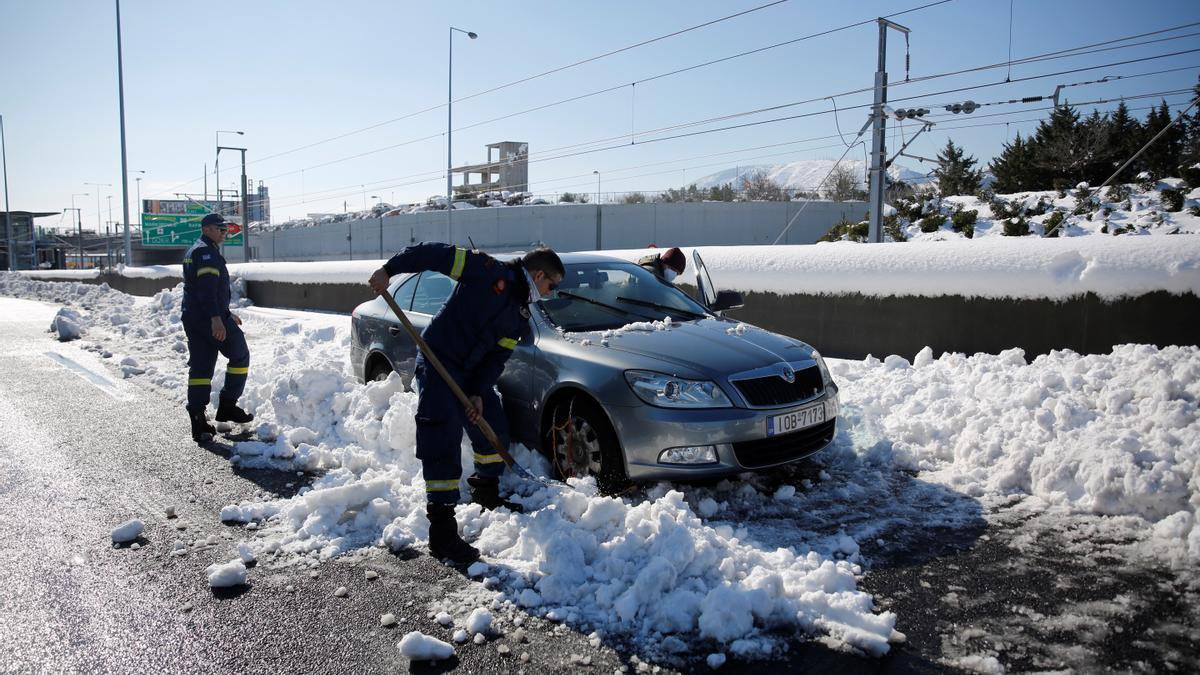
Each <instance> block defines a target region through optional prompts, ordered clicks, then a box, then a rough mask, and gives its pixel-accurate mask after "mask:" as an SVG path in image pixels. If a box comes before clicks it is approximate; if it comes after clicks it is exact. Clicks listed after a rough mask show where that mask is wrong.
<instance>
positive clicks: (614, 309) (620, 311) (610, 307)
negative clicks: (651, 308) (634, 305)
mask: <svg viewBox="0 0 1200 675" xmlns="http://www.w3.org/2000/svg"><path fill="white" fill-rule="evenodd" d="M564 295H565V296H567V297H568V298H575V299H576V300H583V301H584V302H590V303H592V304H593V305H596V306H598V307H603V308H604V309H607V310H609V311H611V312H616V313H618V314H620V315H622V316H627V315H630V314H632V315H634V316H640V317H642V318H643V319H649V318H651V317H648V316H645V315H644V314H639V313H637V312H631V311H629V310H627V309H621V308H620V307H617V306H615V305H610V304H608V303H606V302H600V301H599V300H593V299H591V298H586V297H584V296H582V295H575V294H574V293H572V292H570V291H558V296H559V297H562V296H564Z"/></svg>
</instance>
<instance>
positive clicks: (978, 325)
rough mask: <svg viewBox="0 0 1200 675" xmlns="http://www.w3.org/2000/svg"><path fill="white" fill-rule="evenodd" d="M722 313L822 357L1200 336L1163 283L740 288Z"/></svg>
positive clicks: (1186, 304)
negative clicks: (1019, 288) (1033, 291)
mask: <svg viewBox="0 0 1200 675" xmlns="http://www.w3.org/2000/svg"><path fill="white" fill-rule="evenodd" d="M745 301H746V304H745V306H744V307H743V308H742V309H737V310H731V311H729V312H727V313H726V314H727V316H729V318H732V319H738V320H741V321H745V322H746V323H751V324H754V325H756V326H761V327H763V328H767V329H769V330H772V331H775V332H778V333H783V334H784V335H791V336H793V337H796V338H799V339H801V340H804V341H805V342H808V343H809V344H811V345H812V346H814V347H816V348H817V350H818V351H820V352H821V353H822V354H825V355H827V356H834V357H842V358H855V359H859V358H863V357H865V356H866V355H868V354H873V355H875V356H878V357H883V356H887V355H889V354H899V355H901V356H904V357H906V358H909V359H911V358H912V357H913V356H914V355H915V354H916V353H917V352H918V351H920V350H921V349H922V348H924V347H926V346H929V347H931V348H932V349H933V353H934V356H937V355H939V354H941V353H942V352H963V353H966V354H974V353H976V352H984V353H989V354H995V353H998V352H1000V351H1003V350H1005V349H1010V348H1012V347H1020V348H1021V349H1024V350H1025V355H1026V356H1027V357H1029V358H1032V357H1033V356H1035V355H1038V354H1047V353H1049V352H1050V351H1051V350H1054V349H1071V350H1074V351H1076V352H1080V353H1084V354H1103V353H1107V352H1109V351H1111V350H1112V347H1113V345H1117V344H1125V343H1146V344H1153V345H1158V346H1159V347H1165V346H1167V345H1200V298H1197V297H1196V296H1195V295H1192V294H1187V295H1171V294H1170V293H1166V292H1163V291H1159V292H1155V293H1148V294H1146V295H1142V296H1138V297H1131V298H1122V299H1119V300H1115V301H1112V302H1108V301H1105V300H1102V299H1101V298H1099V297H1098V296H1096V295H1094V294H1091V293H1089V294H1087V295H1085V296H1082V297H1077V298H1072V299H1070V300H1066V301H1063V302H1057V301H1053V300H998V299H987V298H964V297H961V296H948V297H939V298H922V297H886V298H880V297H867V296H862V295H857V294H856V295H844V296H823V295H776V294H774V293H746V294H745Z"/></svg>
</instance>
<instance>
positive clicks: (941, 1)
mask: <svg viewBox="0 0 1200 675" xmlns="http://www.w3.org/2000/svg"><path fill="white" fill-rule="evenodd" d="M786 1H787V0H776V1H775V2H770V3H767V4H764V5H760V6H758V7H753V8H751V9H748V10H745V11H742V12H737V13H734V14H730V15H728V16H724V17H721V18H719V19H714V20H712V21H707V22H705V23H702V24H697V25H695V26H691V27H689V28H685V29H682V30H678V31H674V32H672V33H667V34H665V35H660V36H658V37H655V38H651V39H649V40H644V41H642V42H639V43H636V44H633V45H629V46H626V47H622V48H619V49H615V50H612V51H609V52H606V53H604V54H600V55H598V56H594V57H590V58H587V59H582V60H580V61H576V62H573V63H570V64H567V65H564V66H559V67H557V68H552V69H550V70H548V71H545V72H542V73H539V74H536V75H531V76H528V77H524V78H521V79H519V80H514V81H512V82H509V83H506V84H503V85H499V86H496V87H492V88H490V89H487V90H484V91H481V92H476V93H474V94H469V95H467V96H463V97H462V98H458V99H455V101H454V102H456V103H457V102H460V101H466V100H469V99H472V98H476V97H478V96H482V95H484V94H488V93H492V92H495V91H499V90H501V89H505V88H508V87H511V86H515V85H517V84H522V83H524V82H529V81H531V80H534V79H538V78H540V77H544V76H546V75H550V74H552V73H557V72H561V71H563V70H567V69H569V68H573V67H576V66H579V65H583V64H585V63H590V62H593V61H597V60H599V59H602V58H605V57H608V56H612V55H615V54H619V53H622V52H626V51H629V50H631V49H635V48H637V47H641V46H644V45H647V44H651V43H654V42H659V41H661V40H665V39H667V38H671V37H676V36H678V35H682V34H684V33H688V32H691V31H694V30H698V29H700V28H705V27H707V26H711V25H714V24H716V23H721V22H723V21H728V20H730V19H734V18H737V17H740V16H745V15H746V14H750V13H753V12H756V11H758V10H761V9H766V8H768V7H773V6H775V5H778V4H782V3H783V2H786ZM953 1H954V0H937V1H935V2H929V3H925V4H923V5H918V6H916V7H911V8H909V9H905V10H901V11H899V12H894V13H892V14H888V15H885V17H884V18H891V17H897V16H901V15H904V14H909V13H911V12H916V11H920V10H923V9H928V8H930V7H936V6H938V5H943V4H946V3H949V2H953ZM875 20H876V19H874V18H871V19H864V20H863V21H858V22H855V23H852V24H847V25H845V26H839V27H837V28H832V29H829V30H825V31H820V32H817V33H812V34H809V35H805V36H802V37H799V38H795V39H792V40H787V41H784V42H779V43H776V44H773V45H768V46H766V47H762V48H758V49H753V50H749V51H745V52H740V53H738V54H732V55H729V56H726V57H722V58H719V59H714V60H711V61H706V62H703V63H699V64H694V65H692V66H687V67H685V68H680V69H677V70H674V71H670V72H666V73H659V74H658V75H653V76H650V77H647V78H643V79H642V80H636V81H634V82H630V83H623V84H620V85H616V86H614V87H609V88H607V89H603V90H598V91H594V92H589V93H587V94H582V95H579V96H575V97H572V98H570V99H565V100H563V101H559V102H556V103H553V104H548V105H545V106H539V107H537V108H533V109H530V110H528V111H525V112H533V111H535V110H542V109H545V108H547V107H551V105H561V104H563V103H569V102H571V101H575V100H580V99H583V98H588V97H591V96H596V95H599V94H603V93H607V92H609V91H615V90H618V89H623V88H625V87H632V86H635V85H636V84H639V83H644V82H650V81H653V80H658V79H662V78H664V77H670V76H672V75H678V74H681V73H685V72H688V71H691V70H696V69H698V68H703V67H707V66H711V65H714V64H717V63H723V62H725V61H730V60H733V59H737V58H741V57H744V56H749V55H751V54H757V53H760V52H763V51H767V50H769V49H775V48H778V47H783V46H785V45H790V44H795V43H797V42H802V41H804V40H809V39H812V38H816V37H820V36H823V35H829V34H831V33H836V32H839V31H843V30H847V29H850V28H854V27H857V26H862V25H865V24H869V23H872V22H874V21H875ZM445 105H446V104H445V103H439V104H437V105H433V106H429V107H427V108H423V109H421V110H416V111H413V112H410V113H406V114H404V115H401V116H399V117H394V118H392V119H389V120H384V121H382V122H377V123H375V124H371V125H368V126H365V127H362V128H359V129H354V130H352V131H348V132H345V133H342V134H338V135H336V136H331V137H329V138H325V139H322V140H319V141H314V142H312V143H308V144H305V145H302V146H298V147H295V148H292V149H290V150H285V151H283V152H278V153H275V154H272V155H267V156H266V157H260V158H257V159H254V160H251V161H250V162H249V164H257V163H260V162H265V161H267V160H271V159H275V158H278V157H283V156H285V155H290V154H293V153H296V152H300V151H302V150H307V149H309V148H313V147H317V146H319V145H324V144H326V143H331V142H333V141H337V140H341V139H344V138H348V137H350V136H354V135H357V134H360V133H364V132H367V131H371V130H373V129H378V128H380V127H383V126H386V125H389V124H392V123H394V122H399V121H402V120H406V119H411V118H413V117H417V116H419V115H422V114H424V113H427V112H432V111H434V110H438V109H440V108H442V107H444V106H445ZM517 114H524V113H517ZM511 116H515V114H514V115H510V116H505V117H501V118H497V119H507V118H508V117H511ZM492 121H496V120H492ZM472 126H478V125H472ZM468 128H469V127H468ZM426 138H429V137H425V138H422V139H414V141H411V142H416V141H417V140H426ZM411 142H405V143H401V144H398V145H394V146H388V147H386V148H380V149H377V150H374V151H370V152H367V153H362V154H360V155H356V156H353V157H350V158H344V159H342V160H333V162H338V161H345V160H346V159H356V158H358V157H361V156H365V155H367V154H372V153H374V152H381V151H384V150H390V149H395V148H396V147H401V146H403V145H408V144H410V143H411ZM327 165H328V163H327V164H321V165H317V166H327ZM304 170H307V169H304ZM280 175H290V173H287V174H280ZM200 180H203V177H202V178H197V179H193V180H191V181H188V182H186V183H182V184H180V185H177V186H175V187H174V188H171V189H169V190H164V191H163V192H161V193H158V194H164V193H171V192H175V191H177V190H179V189H181V188H184V187H186V186H188V185H191V184H193V183H196V182H198V181H200ZM264 180H265V179H264Z"/></svg>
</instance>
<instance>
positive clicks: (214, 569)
mask: <svg viewBox="0 0 1200 675" xmlns="http://www.w3.org/2000/svg"><path fill="white" fill-rule="evenodd" d="M204 571H205V573H206V574H208V585H209V586H210V587H212V588H229V587H231V586H241V585H243V584H245V583H246V565H245V564H244V563H243V562H242V561H241V560H240V559H234V560H230V561H229V562H227V563H224V564H221V563H213V564H212V565H209V566H208V567H207V568H206V569H205V570H204Z"/></svg>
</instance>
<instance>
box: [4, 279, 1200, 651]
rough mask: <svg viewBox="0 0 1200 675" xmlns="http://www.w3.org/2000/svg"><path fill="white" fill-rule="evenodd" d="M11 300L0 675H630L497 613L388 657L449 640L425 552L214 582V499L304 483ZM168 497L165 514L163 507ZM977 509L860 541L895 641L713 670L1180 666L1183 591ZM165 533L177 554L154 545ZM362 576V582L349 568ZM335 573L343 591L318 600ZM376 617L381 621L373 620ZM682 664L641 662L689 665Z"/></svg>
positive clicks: (460, 587) (162, 543)
mask: <svg viewBox="0 0 1200 675" xmlns="http://www.w3.org/2000/svg"><path fill="white" fill-rule="evenodd" d="M5 302H6V307H8V306H11V305H9V304H8V303H12V302H13V301H11V300H5ZM20 304H21V307H22V311H20V312H4V313H0V429H2V430H3V433H2V434H0V575H2V578H3V579H4V583H3V584H0V669H2V670H6V671H9V670H11V671H22V672H27V671H56V672H58V671H70V672H82V671H86V672H98V671H111V672H143V671H155V672H205V673H223V672H239V673H255V672H280V671H300V672H390V671H408V670H411V671H412V672H464V673H504V672H512V673H516V672H527V673H543V672H572V673H578V672H608V673H612V672H614V671H617V670H620V669H622V668H623V667H624V668H626V669H627V670H628V671H630V672H638V671H639V660H638V657H637V654H636V652H635V651H632V650H630V649H629V648H628V647H627V646H626V645H622V644H620V643H615V642H604V641H601V642H600V644H599V645H598V646H595V645H593V644H592V643H591V642H590V641H589V638H588V636H587V635H586V634H583V633H581V632H578V631H574V630H570V629H567V628H566V627H563V626H558V625H557V624H553V623H550V622H546V621H542V620H540V619H536V618H533V617H528V616H510V615H507V614H504V613H502V612H501V613H497V620H496V629H497V630H496V635H493V636H492V637H491V639H489V640H488V641H487V642H485V643H484V644H481V645H475V644H469V643H468V644H467V645H462V646H459V647H458V649H457V650H456V651H457V656H456V657H455V658H453V659H451V660H449V661H442V662H436V663H410V662H409V661H408V660H407V659H406V658H404V657H403V656H401V655H400V653H399V650H398V649H397V647H396V644H397V642H398V641H399V639H400V638H401V637H402V636H403V635H404V634H405V633H407V632H408V631H411V630H420V631H422V632H424V633H426V634H428V635H433V636H435V637H439V638H441V639H444V640H449V639H450V634H451V631H450V630H448V629H447V628H445V627H442V626H441V625H439V624H437V623H436V622H435V621H433V620H432V619H430V618H429V617H428V612H429V607H430V606H432V605H434V604H436V603H437V602H439V601H441V600H443V599H445V598H458V597H469V596H470V595H471V594H472V593H481V592H482V590H483V589H482V586H481V585H480V584H479V583H478V582H476V581H472V580H470V579H467V578H465V576H464V574H463V573H462V572H461V571H460V570H457V569H455V568H453V567H448V566H445V565H443V564H441V563H440V562H438V561H436V560H433V559H431V558H429V557H428V556H425V555H418V554H412V553H410V554H406V555H396V554H392V553H390V552H387V551H386V550H375V551H371V552H369V553H366V554H362V555H356V556H352V557H349V558H344V559H339V560H333V561H327V562H324V563H321V564H320V565H318V566H316V567H315V568H309V567H305V566H291V567H273V566H272V565H270V564H268V563H263V564H261V565H259V566H258V567H257V568H255V569H253V570H252V571H251V583H250V584H249V586H247V587H243V588H241V589H239V590H237V591H233V592H229V593H214V592H213V591H212V590H211V589H210V588H209V587H208V584H207V580H206V576H205V573H204V569H205V567H207V566H208V565H210V564H212V563H214V562H226V561H228V560H230V559H232V558H233V557H235V555H236V554H235V546H236V542H237V541H239V540H241V539H243V538H245V537H246V536H249V535H250V534H252V533H248V532H246V531H244V530H243V529H242V528H241V527H238V526H230V525H226V524H223V523H221V522H220V519H219V512H220V509H221V507H223V506H225V505H226V504H230V503H236V502H238V501H239V500H242V499H248V498H251V497H253V496H255V495H256V493H266V494H268V495H280V496H286V495H290V494H294V492H295V491H296V490H298V489H300V488H301V487H302V486H303V485H304V484H305V482H306V481H307V480H309V479H311V477H309V476H297V475H295V474H294V473H279V472H272V471H249V470H242V469H239V468H236V467H235V466H234V465H232V464H230V463H229V462H228V461H227V459H226V458H225V456H224V454H223V452H222V450H221V448H220V447H213V448H209V449H205V448H200V447H197V446H196V445H195V444H194V443H192V442H191V440H190V438H189V437H188V435H187V424H186V417H185V415H184V412H183V411H182V409H180V407H179V406H178V404H177V403H175V402H173V401H168V400H164V399H163V398H162V397H161V393H160V392H158V391H157V390H155V389H154V388H152V387H150V386H147V385H143V384H138V383H136V381H122V380H120V379H119V375H117V374H115V373H116V371H115V370H113V369H111V368H107V369H106V366H105V365H104V364H103V363H102V362H101V361H100V360H99V359H98V358H97V357H95V356H94V355H93V354H91V353H88V352H84V351H83V350H80V349H78V348H77V347H76V346H75V345H74V344H67V345H62V344H59V343H57V342H55V341H54V340H53V339H52V338H51V337H50V336H49V335H48V334H47V333H46V332H45V328H46V326H47V325H48V324H49V321H50V317H51V316H52V315H53V309H52V308H50V307H49V306H47V305H42V304H40V303H33V302H28V303H24V302H23V303H20ZM55 354H57V355H55ZM181 367H182V364H181ZM797 471H800V472H803V471H805V469H804V468H803V467H801V468H799V469H797ZM289 484H290V485H289ZM168 506H174V507H175V509H176V511H177V513H178V518H174V519H171V518H168V517H167V516H166V511H167V507H168ZM134 517H136V518H140V519H141V520H143V521H144V522H145V524H146V530H145V532H144V533H143V535H142V537H141V538H140V539H139V541H138V544H139V546H138V547H137V548H133V547H114V546H113V545H112V543H111V541H110V536H109V532H110V530H111V528H112V527H114V526H115V525H117V524H119V523H121V522H123V521H125V520H127V519H129V518H134ZM998 520H999V521H1000V522H991V521H985V520H984V519H982V518H980V519H978V520H977V521H976V522H972V523H967V524H965V525H964V526H962V527H958V528H955V529H954V530H953V531H944V532H936V531H934V532H930V531H920V532H911V533H908V534H907V535H906V536H905V537H903V538H900V539H899V540H898V541H896V542H893V543H892V544H891V545H890V546H889V548H888V549H887V550H880V551H873V552H872V551H866V549H864V550H865V551H866V552H867V553H868V554H870V555H872V556H873V559H874V560H875V564H874V565H873V567H872V569H871V571H870V572H869V573H868V574H867V575H866V576H865V578H864V580H863V582H862V587H863V588H864V589H865V590H867V591H869V592H872V593H874V594H876V597H877V598H878V599H879V601H880V603H881V604H882V605H883V606H884V607H885V608H887V609H891V610H894V611H896V612H897V613H898V614H899V616H900V622H899V625H898V626H897V628H898V629H899V630H901V631H902V632H904V633H906V634H907V636H908V641H907V642H905V643H903V644H899V645H895V646H894V647H893V649H892V651H891V653H890V654H889V655H887V656H886V657H884V658H882V659H867V658H861V657H856V656H851V655H847V654H844V653H841V652H836V651H833V650H830V649H828V648H825V647H824V646H822V645H821V643H820V642H819V641H812V640H806V639H803V637H802V636H798V637H797V638H796V639H795V640H794V641H793V643H792V649H791V650H790V651H789V653H788V654H787V655H786V658H785V659H784V660H783V661H781V662H772V663H769V664H761V663H758V664H755V663H738V662H736V661H731V662H730V663H728V664H727V665H726V666H725V667H724V668H723V669H722V670H721V672H735V673H736V672H744V673H750V672H754V673H756V674H757V673H761V672H762V671H764V669H765V670H767V671H770V672H772V673H776V672H862V673H873V672H946V671H955V670H957V669H956V668H955V667H953V666H952V665H949V664H948V655H956V654H961V653H974V652H977V653H985V654H986V653H995V654H999V655H1002V658H1001V662H1002V663H1005V664H1006V665H1007V666H1008V667H1009V668H1010V669H1015V670H1042V669H1060V668H1070V669H1076V670H1083V671H1088V670H1110V669H1111V670H1129V671H1157V670H1162V669H1165V668H1169V667H1172V666H1174V667H1178V668H1181V669H1183V670H1188V669H1191V670H1193V671H1195V670H1197V669H1198V668H1200V664H1198V662H1197V654H1198V653H1200V647H1198V645H1200V639H1198V637H1197V636H1198V635H1200V631H1198V629H1197V627H1198V626H1200V619H1198V618H1197V607H1198V606H1200V603H1197V602H1196V600H1197V593H1196V589H1195V588H1189V587H1187V585H1186V584H1183V583H1182V582H1180V581H1178V579H1177V578H1176V577H1174V576H1172V575H1171V574H1169V573H1167V572H1166V571H1163V570H1154V569H1148V570H1139V569H1133V570H1130V568H1129V567H1128V565H1127V564H1122V565H1119V567H1120V568H1121V572H1120V573H1119V574H1115V573H1114V574H1108V573H1105V569H1106V568H1105V567H1103V566H1101V567H1097V566H1095V565H1089V566H1087V568H1086V571H1080V570H1079V569H1077V568H1076V567H1075V566H1073V565H1072V564H1071V560H1072V556H1074V555H1077V554H1076V553H1074V552H1073V551H1072V549H1071V546H1070V542H1071V541H1072V537H1073V536H1076V535H1073V534H1072V533H1071V532H1055V531H1053V530H1049V529H1048V530H1046V531H1045V532H1044V533H1043V534H1044V535H1045V536H1044V537H1036V536H1033V537H1031V536H1030V530H1029V528H1028V527H1027V524H1025V523H1023V522H1016V521H1014V522H1012V523H1006V522H1004V521H1003V518H1000V519H998ZM1076 534H1077V536H1078V537H1083V536H1085V534H1084V533H1082V532H1081V533H1076ZM210 538H211V540H212V541H213V542H214V543H213V544H211V545H208V544H202V545H199V546H196V545H194V544H196V543H200V542H205V541H208V540H210ZM1018 538H1019V541H1015V540H1016V539H1018ZM177 540H179V541H183V542H185V543H186V544H188V548H189V553H188V554H186V555H183V556H175V555H172V554H171V550H172V545H173V544H174V542H176V541H177ZM1114 565H1115V563H1114ZM366 570H375V571H377V572H378V573H379V577H378V578H377V579H375V580H373V581H368V580H367V579H366V578H365V575H364V572H365V571H366ZM314 572H315V575H314ZM339 586H345V587H347V588H348V589H349V594H348V596H347V597H345V598H337V597H334V590H335V589H337V588H338V587H339ZM289 587H290V590H289ZM948 594H953V597H954V601H953V602H951V601H948V600H947V597H948ZM1124 596H1133V597H1136V598H1138V601H1137V602H1136V603H1133V605H1131V606H1128V607H1127V611H1125V612H1121V613H1117V614H1114V615H1113V616H1111V617H1110V620H1109V622H1108V625H1107V629H1106V630H1105V631H1103V632H1099V633H1097V632H1096V631H1093V632H1092V633H1089V634H1087V635H1083V634H1081V633H1080V632H1079V631H1073V630H1067V629H1063V628H1062V627H1061V625H1060V624H1054V623H1051V624H1050V627H1049V628H1047V629H1046V630H1045V631H1040V632H1039V631H1038V630H1037V626H1038V625H1039V619H1038V617H1039V616H1040V617H1043V618H1045V617H1053V616H1054V615H1055V610H1056V608H1059V609H1061V608H1062V607H1064V606H1076V605H1077V604H1078V603H1087V602H1096V601H1107V600H1110V599H1112V598H1120V597H1124ZM1026 610H1028V611H1026ZM1030 612H1032V613H1033V614H1034V615H1030ZM384 613H393V614H395V616H396V617H397V618H398V619H399V624H398V625H397V626H395V627H392V628H381V627H380V625H379V617H380V615H381V614H384ZM518 620H519V621H521V622H522V623H523V625H522V626H521V631H520V632H518V631H517V626H516V625H515V622H516V621H518ZM521 633H523V634H524V640H522V639H521ZM997 635H1005V636H1011V638H1006V639H1005V640H1003V641H1001V640H999V639H997V637H996V636H997ZM956 640H958V641H960V642H961V643H960V642H956ZM998 643H999V644H998ZM1167 653H1169V654H1171V655H1172V656H1170V657H1168V656H1165V654H1167ZM703 656H704V654H699V655H697V658H696V659H695V660H692V661H690V662H685V663H681V664H676V665H677V668H663V669H662V670H663V671H664V672H669V671H672V670H676V669H678V670H683V671H691V670H695V671H698V672H707V671H708V668H707V666H705V665H704V662H703ZM949 661H950V662H951V663H952V662H953V660H952V659H950V660H949ZM642 668H645V666H644V665H643V666H642Z"/></svg>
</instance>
